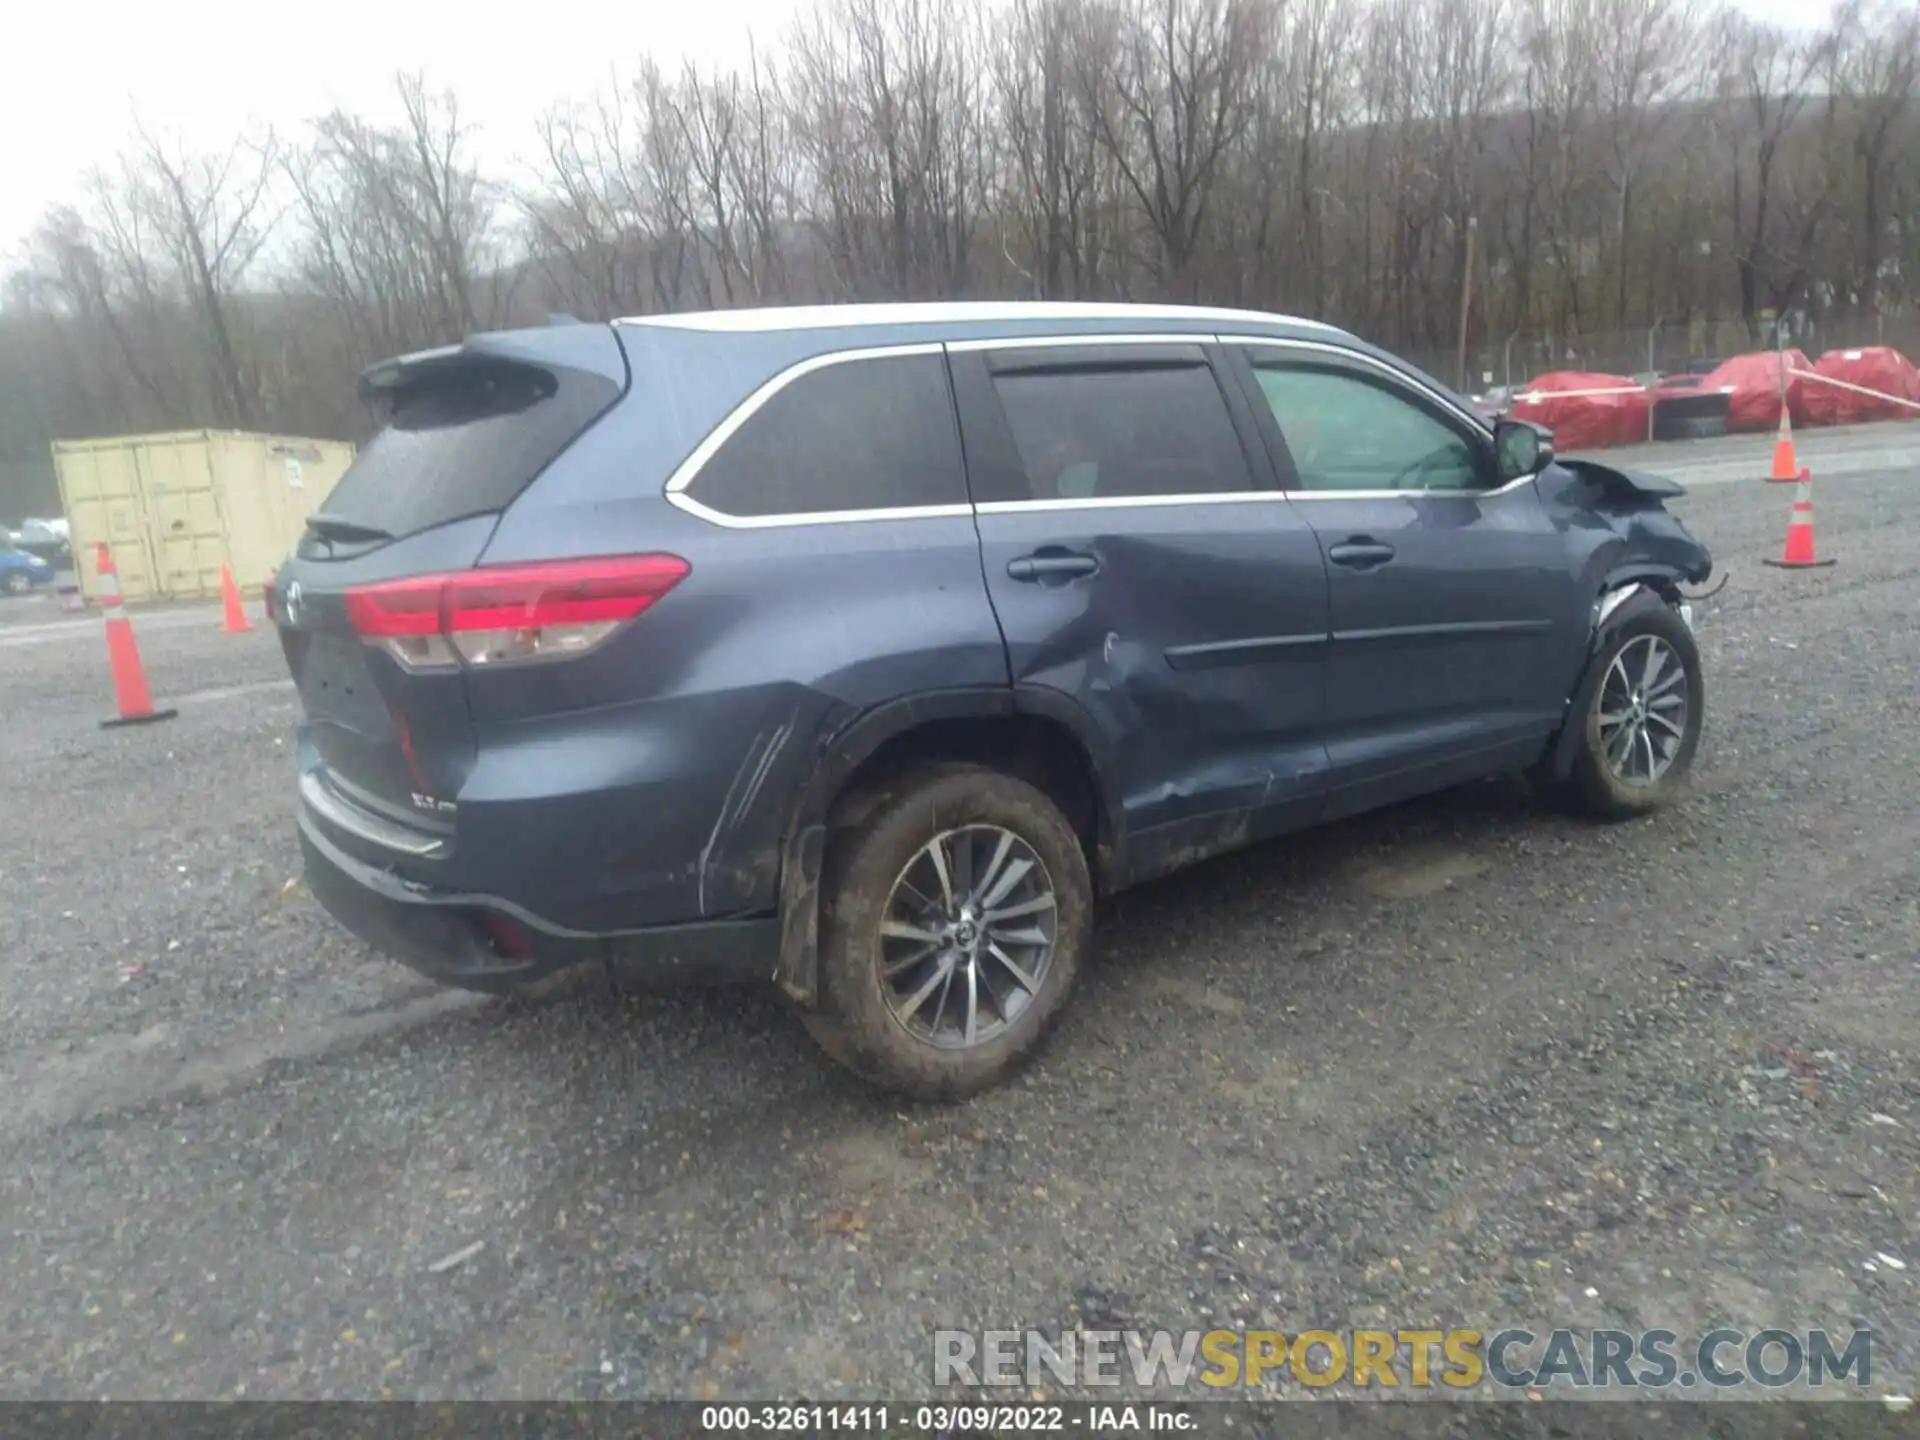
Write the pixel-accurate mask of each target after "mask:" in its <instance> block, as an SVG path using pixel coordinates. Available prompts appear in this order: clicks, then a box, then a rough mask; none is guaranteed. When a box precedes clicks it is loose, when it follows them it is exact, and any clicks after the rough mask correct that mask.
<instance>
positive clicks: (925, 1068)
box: [803, 766, 1093, 1100]
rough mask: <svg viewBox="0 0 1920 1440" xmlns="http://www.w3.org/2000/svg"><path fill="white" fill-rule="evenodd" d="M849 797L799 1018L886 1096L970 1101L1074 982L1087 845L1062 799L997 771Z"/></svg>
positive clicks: (1088, 890) (1017, 1058) (1011, 1062)
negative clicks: (814, 995) (810, 983)
mask: <svg viewBox="0 0 1920 1440" xmlns="http://www.w3.org/2000/svg"><path fill="white" fill-rule="evenodd" d="M861 798H862V800H863V801H864V802H865V807H864V808H865V815H864V817H863V819H862V821H861V823H860V824H859V826H858V828H857V829H854V830H850V831H847V832H845V833H844V834H843V835H842V836H841V837H840V838H839V839H838V840H837V842H836V843H835V844H834V845H833V846H831V847H830V849H829V852H828V856H827V869H826V874H825V877H824V883H823V885H822V891H821V901H822V903H821V929H820V993H819V999H818V1005H817V1007H816V1008H815V1009H814V1010H813V1011H811V1012H809V1013H807V1014H805V1015H804V1017H803V1018H804V1021H805V1024H806V1026H807V1029H808V1030H809V1032H811V1034H812V1035H813V1037H814V1039H815V1040H816V1041H818V1042H819V1044H820V1046H821V1048H823V1049H824V1050H825V1051H826V1052H827V1053H828V1054H829V1055H831V1056H832V1057H833V1058H834V1059H835V1060H837V1061H839V1062H840V1063H841V1064H842V1065H845V1066H846V1067H847V1068H848V1069H850V1070H852V1071H854V1072H855V1073H856V1074H858V1075H861V1076H863V1077H864V1078H866V1079H867V1080H870V1081H872V1082H873V1083H875V1084H877V1085H880V1086H882V1087H884V1088H886V1089H888V1090H892V1091H895V1092H898V1093H900V1094H903V1095H907V1096H911V1097H913V1098H916V1099H921V1100H958V1099H963V1098H965V1097H966V1096H969V1095H973V1094H977V1093H978V1092H980V1091H981V1090H985V1089H987V1088H989V1087H990V1086H992V1085H994V1084H995V1083H997V1082H998V1081H1000V1080H1002V1079H1003V1078H1005V1077H1006V1076H1008V1075H1009V1074H1011V1073H1012V1072H1013V1071H1014V1070H1015V1069H1017V1068H1018V1067H1019V1066H1020V1065H1021V1064H1022V1063H1023V1062H1025V1061H1026V1060H1027V1059H1028V1058H1029V1057H1030V1056H1031V1055H1032V1054H1033V1052H1034V1051H1035V1050H1036V1049H1037V1048H1038V1046H1039V1045H1040V1043H1041V1041H1042V1040H1043V1039H1045V1037H1046V1035H1047V1032H1048V1031H1049V1030H1051V1029H1052V1027H1053V1024H1054V1022H1055V1020H1056V1019H1058V1017H1059V1015H1060V1013H1061V1010H1062V1008H1063V1006H1064V1005H1065V1003H1066V1000H1067V997H1068V995H1069V994H1070V993H1071V991H1072V989H1073V984H1074V980H1075V977H1076V975H1077V973H1078V971H1079V967H1080V957H1081V955H1082V954H1083V953H1084V952H1085V950H1086V947H1087V943H1088V935H1089V933H1090V930H1091V920H1092V910H1093V896H1092V889H1093V887H1092V882H1091V879H1090V877H1089V875H1088V871H1087V859H1086V853H1085V851H1084V850H1083V849H1082V847H1081V844H1080V838H1079V836H1077V835H1076V834H1075V833H1074V830H1073V827H1072V826H1071V825H1070V824H1068V823H1067V820H1066V817H1065V816H1063V815H1062V814H1061V813H1060V810H1059V807H1058V806H1056V805H1055V804H1054V803H1053V802H1052V801H1051V800H1049V799H1048V798H1047V797H1046V796H1045V795H1044V794H1042V793H1041V792H1040V791H1039V790H1037V789H1035V788H1034V787H1033V786H1031V785H1029V784H1027V783H1026V782H1025V781H1022V780H1016V779H1014V778H1013V777H1012V776H1009V775H1003V774H1000V773H999V772H997V771H993V770H986V769H979V768H975V767H972V766H941V767H937V768H933V769H927V770H918V771H914V772H912V773H909V774H907V775H905V776H903V777H901V778H900V779H898V780H896V781H894V782H892V783H890V784H888V785H887V786H886V787H885V789H884V791H882V792H879V793H876V794H874V795H872V796H866V797H861ZM858 808H861V807H856V809H858ZM883 926H884V927H886V928H885V929H884V930H883Z"/></svg>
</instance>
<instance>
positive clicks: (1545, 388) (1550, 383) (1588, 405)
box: [1508, 370, 1651, 451]
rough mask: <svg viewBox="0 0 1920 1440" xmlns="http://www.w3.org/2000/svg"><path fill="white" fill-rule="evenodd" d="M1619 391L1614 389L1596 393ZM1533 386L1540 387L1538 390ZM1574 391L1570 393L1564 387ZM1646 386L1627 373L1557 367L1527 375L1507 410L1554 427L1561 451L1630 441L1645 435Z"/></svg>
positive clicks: (1642, 438)
mask: <svg viewBox="0 0 1920 1440" xmlns="http://www.w3.org/2000/svg"><path fill="white" fill-rule="evenodd" d="M1594 391H1618V392H1620V393H1618V394H1594V393H1591V392H1594ZM1536 392H1540V393H1539V394H1538V395H1537V396H1536ZM1567 392H1572V393H1567ZM1650 404H1651V402H1650V401H1649V400H1648V398H1647V391H1646V387H1644V386H1642V385H1637V384H1635V383H1634V381H1633V380H1632V378H1631V377H1629V376H1626V375H1599V374H1592V373H1589V372H1587V371H1583V370H1556V371H1554V372H1553V373H1552V374H1550V375H1542V376H1540V377H1539V378H1538V379H1535V380H1529V381H1528V382H1527V383H1526V384H1525V385H1524V386H1522V387H1521V388H1520V390H1519V391H1518V393H1516V394H1515V395H1514V397H1513V408H1512V409H1511V410H1510V411H1508V414H1510V415H1511V416H1512V417H1513V418H1514V419H1516V420H1531V421H1533V423H1534V424H1536V425H1544V426H1546V427H1547V428H1548V429H1549V430H1551V431H1553V448H1554V449H1555V450H1559V451H1570V450H1597V449H1599V448H1600V447H1601V446H1603V445H1633V444H1636V443H1638V442H1640V441H1642V440H1645V439H1646V438H1647V408H1648V406H1649V405H1650Z"/></svg>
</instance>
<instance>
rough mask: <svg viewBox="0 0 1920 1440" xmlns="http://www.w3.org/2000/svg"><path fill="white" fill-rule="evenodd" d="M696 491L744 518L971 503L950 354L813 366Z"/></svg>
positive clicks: (761, 412)
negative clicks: (949, 371) (949, 367)
mask: <svg viewBox="0 0 1920 1440" xmlns="http://www.w3.org/2000/svg"><path fill="white" fill-rule="evenodd" d="M688 493H689V494H690V495H692V496H693V498H694V499H696V500H698V501H699V502H700V503H701V504H702V505H705V506H707V507H709V508H710V509H714V510H718V511H719V512H720V513H721V514H723V515H739V516H742V517H748V516H767V515H809V514H813V515H817V514H821V513H825V512H830V511H843V510H895V509H901V508H903V507H906V506H910V505H965V504H966V503H967V475H966V467H965V465H964V463H963V461H962V460H961V456H960V436H959V432H958V430H957V429H956V428H955V423H954V415H953V397H952V395H951V393H950V392H949V390H948V388H947V371H946V361H945V360H944V359H943V358H942V357H941V356H939V355H881V356H875V357H872V358H870V359H864V360H846V361H842V362H840V363H837V364H832V365H823V366H822V367H820V368H819V369H818V370H810V371H808V372H807V373H806V374H804V375H801V376H799V377H798V378H796V379H794V380H792V381H790V382H788V383H787V384H786V385H785V386H783V387H782V388H781V389H779V390H778V391H776V392H775V393H774V395H773V396H772V398H770V399H769V400H767V402H766V403H765V404H763V405H762V406H761V407H760V408H759V409H758V410H756V411H754V412H753V414H752V415H750V416H748V417H747V420H746V422H745V423H744V424H743V425H741V427H740V429H739V430H738V431H736V432H735V433H734V434H733V435H731V436H729V437H728V439H727V442H726V444H724V445H722V446H721V447H720V448H719V449H718V450H717V451H715V452H714V454H713V456H712V458H710V459H709V460H708V461H707V463H706V464H705V465H703V466H701V467H700V471H699V473H698V474H697V475H696V476H695V477H694V479H693V483H692V484H691V485H690V486H688Z"/></svg>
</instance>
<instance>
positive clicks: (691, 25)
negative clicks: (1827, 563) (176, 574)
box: [0, 0, 1827, 256]
mask: <svg viewBox="0 0 1920 1440" xmlns="http://www.w3.org/2000/svg"><path fill="white" fill-rule="evenodd" d="M811 3H812V0H637V3H631V4H624V5H606V4H601V5H577V4H576V5H567V4H560V5H553V6H549V7H541V6H537V5H536V6H532V7H527V8H517V9H507V8H504V7H489V6H486V5H484V4H481V3H476V0H325V3H319V4H312V3H309V4H291V5H289V4H273V3H271V0H269V3H261V0H248V3H244V4H242V3H239V0H178V3H168V0H161V3H154V0H39V3H34V4H21V5H18V6H15V7H13V10H12V13H11V14H9V16H8V18H7V19H6V20H5V21H4V22H0V55H4V59H3V60H0V255H7V256H10V255H11V254H13V253H14V252H15V247H16V246H17V244H18V242H19V241H20V240H21V239H22V238H23V237H24V236H25V235H26V233H27V232H28V231H29V230H30V229H31V228H32V227H33V225H34V224H35V222H36V221H37V220H38V219H39V217H40V215H41V213H42V212H43V211H44V210H45V209H46V207H47V206H48V205H50V204H53V203H55V202H59V201H71V200H74V199H76V198H77V197H78V195H79V192H80V186H81V180H82V177H83V175H84V174H85V172H86V170H87V169H88V168H89V167H90V166H93V165H96V164H99V163H101V162H103V161H105V160H108V159H110V158H111V157H112V156H113V155H114V154H115V153H116V152H117V151H118V150H120V149H121V148H123V147H124V145H125V143H126V139H127V136H128V134H129V132H130V130H131V127H132V122H133V117H134V115H135V114H136V113H137V114H138V115H139V117H140V119H141V120H142V122H143V123H144V124H146V125H147V126H148V128H149V129H151V130H153V131H155V132H156V133H159V134H163V135H169V136H179V137H181V138H182V139H184V140H185V141H186V142H187V143H188V144H191V145H194V146H196V147H219V146H224V145H225V144H228V143H230V142H231V140H232V138H233V137H234V136H235V135H236V134H238V133H240V132H241V131H243V130H244V129H246V128H247V127H248V125H249V124H256V125H265V124H270V125H272V126H274V127H275V128H276V129H278V130H280V131H282V132H284V133H288V134H294V133H297V132H298V130H299V129H300V127H301V126H302V124H303V123H304V122H305V121H307V120H309V119H311V118H313V117H315V116H318V115H322V114H324V113H326V112H327V111H328V110H330V109H333V108H335V107H340V108H344V109H347V110H351V111H355V112H357V113H360V114H363V115H367V116H370V117H381V116H387V115H390V113H391V112H392V110H393V108H394V101H393V98H392V97H393V91H392V76H393V73H394V72H395V71H396V70H415V69H418V70H424V71H425V72H426V74H427V77H428V80H429V83H430V84H432V85H433V86H434V87H435V88H442V89H445V88H451V89H453V90H455V91H457V92H458V93H459V96H460V101H461V105H462V107H463V110H464V112H465V114H466V117H467V118H468V119H469V120H470V121H471V122H472V123H473V124H474V126H475V127H477V131H478V134H477V135H476V143H477V146H478V153H479V154H480V155H481V156H482V157H483V159H484V160H485V162H486V163H487V165H488V166H489V168H492V169H494V170H496V171H499V172H505V173H507V174H517V172H516V170H515V167H516V166H518V165H526V164H531V161H532V158H533V134H532V129H533V123H534V121H535V120H536V119H537V118H538V116H539V115H540V114H541V113H542V112H544V111H545V110H546V109H547V108H548V107H549V106H550V105H552V104H553V103H554V102H555V101H557V100H565V99H568V98H574V97H584V96H586V95H588V94H590V93H592V92H593V91H594V90H596V89H597V88H603V87H604V86H605V85H606V83H607V82H608V79H609V77H610V75H611V74H612V72H613V69H614V67H615V66H618V67H619V68H620V70H621V72H622V73H629V72H630V71H631V69H632V65H633V61H634V60H635V59H636V58H637V57H638V56H639V55H641V54H642V53H650V54H652V55H654V56H655V57H656V58H658V59H659V60H660V61H662V62H663V63H665V64H669V65H675V64H677V63H678V62H679V61H680V60H682V59H685V58H691V59H693V60H695V61H696V62H698V63H701V64H703V65H704V64H708V63H727V64H733V63H738V62H739V61H741V60H744V58H745V56H746V53H747V43H748V37H749V35H750V34H751V35H752V36H753V37H754V39H755V41H756V43H758V44H760V45H761V46H762V47H763V48H764V47H767V46H777V44H778V42H779V40H780V37H781V35H782V34H783V33H784V31H785V29H786V27H787V25H788V24H789V23H790V21H791V19H792V17H793V15H794V14H795V12H796V10H797V9H798V7H799V6H800V5H802V4H809V5H810V4H811ZM1744 6H1745V8H1746V9H1748V10H1750V11H1751V12H1753V13H1755V14H1757V15H1761V16H1764V17H1766V18H1768V19H1772V20H1776V21H1779V22H1781V23H1785V24H1791V25H1814V24H1818V23H1820V22H1821V21H1822V20H1823V19H1824V18H1825V15H1826V11H1827V3H1826V0H1744Z"/></svg>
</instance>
